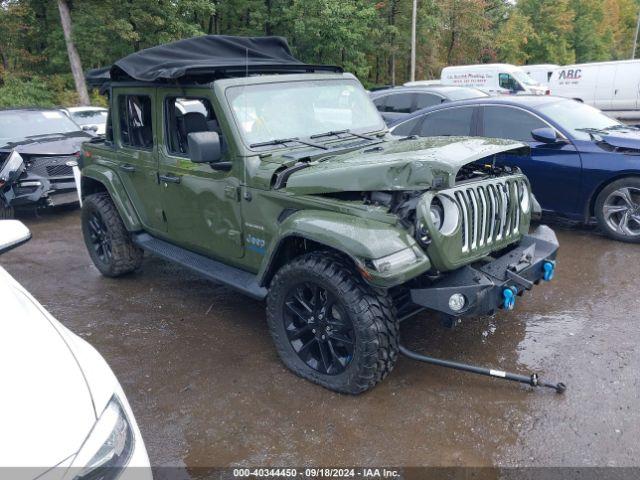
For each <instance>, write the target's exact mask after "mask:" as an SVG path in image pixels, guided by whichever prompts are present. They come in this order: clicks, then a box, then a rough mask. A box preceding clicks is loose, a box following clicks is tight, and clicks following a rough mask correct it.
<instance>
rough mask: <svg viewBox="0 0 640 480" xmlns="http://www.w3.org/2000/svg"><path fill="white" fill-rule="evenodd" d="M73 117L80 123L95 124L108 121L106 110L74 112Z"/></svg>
mask: <svg viewBox="0 0 640 480" xmlns="http://www.w3.org/2000/svg"><path fill="white" fill-rule="evenodd" d="M71 117H72V118H73V120H74V121H75V122H76V123H77V124H78V125H95V124H97V123H107V112H106V110H83V111H80V112H73V113H72V114H71Z"/></svg>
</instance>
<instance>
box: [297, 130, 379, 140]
mask: <svg viewBox="0 0 640 480" xmlns="http://www.w3.org/2000/svg"><path fill="white" fill-rule="evenodd" d="M342 133H348V134H350V135H353V136H354V137H358V138H363V139H365V140H375V138H371V137H369V136H367V135H362V134H360V133H356V132H352V131H351V130H349V129H348V128H345V129H344V130H330V131H328V132H324V133H316V134H315V135H311V136H310V137H309V138H322V137H337V136H338V135H340V134H342Z"/></svg>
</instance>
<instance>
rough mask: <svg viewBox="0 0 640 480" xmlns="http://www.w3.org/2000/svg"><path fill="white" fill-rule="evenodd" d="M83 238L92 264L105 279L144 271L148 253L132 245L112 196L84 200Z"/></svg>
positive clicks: (103, 193) (89, 197)
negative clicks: (145, 256) (144, 260)
mask: <svg viewBox="0 0 640 480" xmlns="http://www.w3.org/2000/svg"><path fill="white" fill-rule="evenodd" d="M82 234H83V236H84V243H85V245H86V246H87V250H88V251H89V256H90V257H91V260H93V263H94V265H95V266H96V268H97V269H98V270H100V273H102V274H103V275H105V276H107V277H119V276H121V275H125V274H127V273H130V272H133V271H135V270H137V269H139V268H140V265H141V264H142V257H143V255H144V252H143V251H142V249H141V248H140V247H138V246H137V245H135V244H134V243H133V242H132V241H131V235H130V234H129V232H128V231H127V229H126V228H125V226H124V224H123V223H122V219H121V218H120V214H119V213H118V210H117V209H116V206H115V205H114V204H113V201H112V200H111V197H110V196H109V194H108V193H105V192H102V193H96V194H93V195H89V196H88V197H87V198H85V199H84V202H83V204H82Z"/></svg>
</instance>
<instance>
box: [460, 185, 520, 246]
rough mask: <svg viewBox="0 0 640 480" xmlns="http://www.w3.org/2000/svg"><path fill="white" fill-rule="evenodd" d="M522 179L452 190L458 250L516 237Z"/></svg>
mask: <svg viewBox="0 0 640 480" xmlns="http://www.w3.org/2000/svg"><path fill="white" fill-rule="evenodd" d="M524 188H525V187H524V186H523V181H522V179H518V178H511V179H505V180H499V181H496V182H492V183H480V184H475V185H469V186H466V187H463V188H461V189H459V190H456V191H454V193H453V196H454V198H455V200H456V203H457V204H458V207H459V208H460V213H461V217H462V220H461V223H462V251H463V252H473V251H474V250H477V249H479V248H482V247H484V246H485V245H487V246H488V245H491V244H492V243H494V242H501V241H502V240H506V239H508V238H510V237H516V236H517V235H518V230H519V228H520V214H521V207H520V204H521V202H520V197H521V195H522V193H523V189H524Z"/></svg>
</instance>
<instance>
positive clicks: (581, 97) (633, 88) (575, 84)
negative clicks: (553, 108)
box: [549, 60, 640, 118]
mask: <svg viewBox="0 0 640 480" xmlns="http://www.w3.org/2000/svg"><path fill="white" fill-rule="evenodd" d="M549 89H550V90H551V93H552V94H553V95H557V96H560V97H567V98H573V99H574V100H578V101H580V102H584V103H587V104H589V105H592V106H594V107H597V108H599V109H600V110H604V111H608V112H621V114H620V115H615V116H620V117H624V116H625V115H624V113H625V112H626V113H627V115H626V116H627V117H629V118H637V117H638V115H637V114H636V113H635V111H637V110H638V109H639V108H640V98H639V97H640V60H621V61H615V62H598V63H582V64H575V65H565V66H563V67H560V68H559V69H557V70H555V71H554V72H553V75H551V80H550V81H549Z"/></svg>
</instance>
